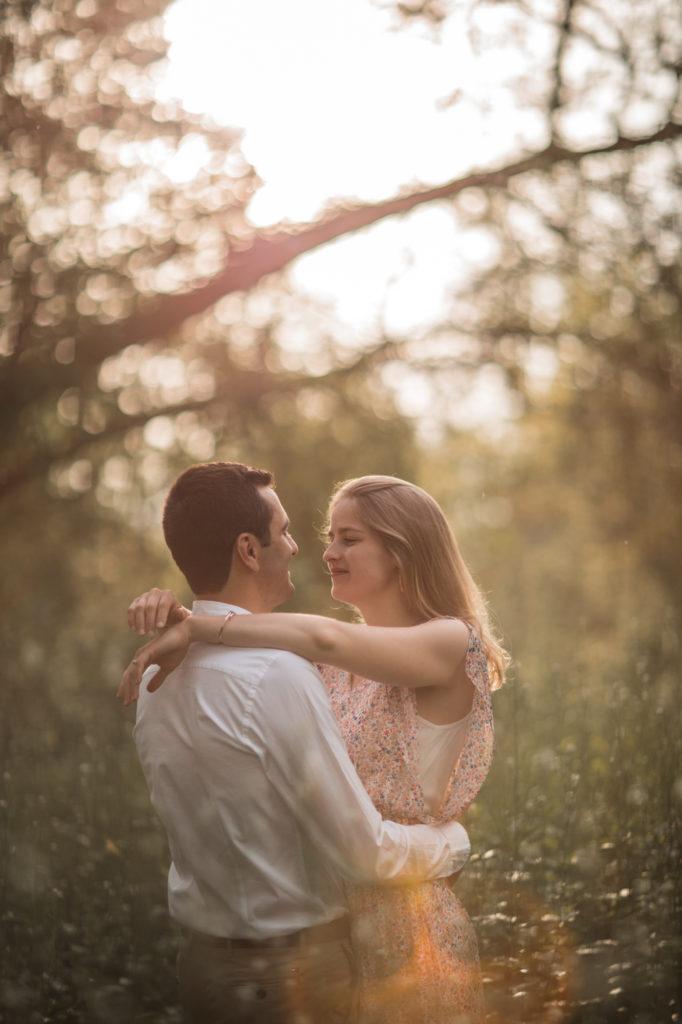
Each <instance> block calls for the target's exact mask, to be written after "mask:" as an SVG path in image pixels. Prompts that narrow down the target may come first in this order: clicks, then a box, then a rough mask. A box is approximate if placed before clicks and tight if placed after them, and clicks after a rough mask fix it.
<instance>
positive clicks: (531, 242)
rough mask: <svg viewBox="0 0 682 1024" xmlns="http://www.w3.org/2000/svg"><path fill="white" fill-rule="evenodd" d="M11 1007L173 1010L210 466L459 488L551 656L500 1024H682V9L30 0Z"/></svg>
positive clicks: (6, 513) (20, 11)
mask: <svg viewBox="0 0 682 1024" xmlns="http://www.w3.org/2000/svg"><path fill="white" fill-rule="evenodd" d="M0 31H1V38H0V59H1V61H2V78H3V91H2V95H1V97H0V104H1V107H0V111H1V117H0V135H1V138H2V147H1V151H0V225H1V227H0V315H1V316H2V327H1V329H0V420H1V422H2V438H3V445H2V454H1V455H0V523H1V530H2V541H1V543H2V574H1V575H2V590H3V595H4V596H3V600H2V614H1V615H0V632H1V635H2V686H1V688H0V703H1V717H0V735H1V746H0V751H1V755H2V772H1V779H0V785H1V792H0V813H1V815H2V819H1V820H2V825H1V827H0V859H1V865H2V867H1V869H0V891H1V894H2V896H1V904H0V919H1V920H2V936H1V941H2V957H1V958H0V973H1V975H2V982H1V986H0V1020H1V1021H3V1022H6V1024H15V1022H16V1024H33V1022H43V1021H50V1022H62V1021H64V1022H66V1021H78V1022H82V1024H98V1022H103V1024H128V1022H137V1024H143V1022H148V1024H151V1022H163V1021H167V1022H173V1021H177V1020H178V1019H179V1018H178V1011H177V1007H176V1002H175V990H174V980H173V952H174V944H175V937H174V934H173V932H172V929H171V928H170V926H169V923H168V920H167V916H166V907H165V870H166V865H167V853H166V848H165V842H164V838H163V835H162V833H161V832H160V829H159V827H158V826H157V824H156V822H155V819H154V816H153V814H152V812H151V810H150V807H149V802H148V798H147V793H146V790H145V787H144V784H143V781H142V776H141V772H140V770H139V768H138V766H137V763H136V760H135V757H134V752H133V748H132V744H131V728H132V715H131V714H130V713H124V712H122V711H121V709H120V708H119V707H118V706H117V705H116V702H115V700H114V691H115V687H116V684H117V681H118V677H119V674H120V671H121V669H122V667H123V665H124V664H125V662H126V660H127V658H128V656H129V655H130V653H131V651H132V650H133V648H134V646H135V639H134V638H132V637H131V636H130V635H129V634H128V633H127V631H126V628H125V609H126V607H127V604H128V602H129V601H130V599H131V598H132V597H133V596H134V595H135V594H136V593H138V592H140V591H141V590H143V589H147V588H148V587H149V586H151V585H154V584H156V585H160V586H172V587H174V588H175V589H176V590H177V591H178V592H179V593H180V594H181V596H182V597H183V598H185V599H187V597H188V595H187V593H186V589H185V588H184V586H183V581H182V580H181V578H180V577H179V575H178V574H177V572H176V571H175V570H174V569H173V567H172V566H170V565H169V564H168V559H167V557H166V555H165V552H164V549H163V545H162V541H161V535H160V530H159V510H160V503H161V500H162V496H163V493H164V490H165V489H166V488H167V486H168V484H169V482H170V481H171V480H172V478H173V477H174V475H175V474H176V473H177V472H179V471H180V470H181V469H183V468H184V467H186V466H187V465H188V464H190V463H192V462H194V461H203V460H207V459H212V458H222V459H240V460H244V461H248V462H251V463H253V464H255V465H265V466H268V467H272V468H273V469H274V470H275V472H276V475H277V479H278V484H279V490H280V493H281V496H282V499H283V501H284V503H285V505H286V507H287V509H288V511H289V513H290V516H291V519H292V523H293V528H294V531H295V535H296V537H297V539H298V541H299V543H300V546H301V553H300V555H299V557H298V560H297V565H296V581H297V592H296V595H295V597H294V599H293V600H292V601H291V602H290V605H289V607H290V608H292V609H295V608H300V609H306V610H318V611H321V612H332V613H334V614H344V612H343V610H340V609H335V608H333V607H332V606H330V604H329V599H328V592H327V586H326V579H325V577H324V574H323V572H322V567H321V562H320V557H319V556H320V550H321V549H320V545H319V541H318V538H317V529H318V527H319V525H320V523H321V520H322V516H323V511H324V507H325V502H326V497H327V495H328V493H329V490H330V488H331V486H332V485H333V483H334V482H335V481H338V480H340V479H343V478H346V477H348V476H352V475H357V474H361V473H366V472H381V473H394V474H397V475H401V476H405V477H408V478H409V479H411V480H414V481H416V482H418V483H419V484H421V485H423V486H424V487H426V488H427V489H429V490H430V491H431V492H432V493H433V494H434V495H435V496H436V497H437V498H438V499H439V501H441V503H442V504H443V507H444V508H445V509H446V511H447V514H448V516H449V517H450V519H451V521H452V524H453V526H454V528H455V530H456V532H457V534H458V536H459V538H460V541H461V545H462V547H463V550H464V553H465V556H466V557H467V559H468V560H469V562H470V564H471V566H472V568H473V570H474V572H475V575H476V577H477V579H478V580H479V582H480V584H481V586H482V587H483V589H484V591H485V592H486V594H487V595H488V596H489V599H490V602H491V607H492V609H493V612H494V617H495V620H496V622H497V623H498V624H499V627H500V630H501V632H502V634H503V635H504V637H505V640H506V642H507V644H508V646H509V648H510V650H511V653H512V656H513V670H512V673H511V679H510V682H509V685H508V686H507V687H506V688H505V689H504V690H503V691H501V692H500V693H499V694H498V695H497V697H496V712H497V723H498V725H497V730H498V731H497V736H498V740H497V754H496V762H495V766H494V769H493V772H492V774H491V777H490V779H489V781H488V782H487V784H486V786H485V788H484V790H483V792H482V794H481V796H480V798H479V800H478V801H477V803H476V805H475V807H474V808H473V810H472V812H471V813H470V815H469V818H468V822H467V824H468V826H469V828H470V831H471V835H472V840H473V845H474V850H475V853H474V857H473V858H472V863H471V865H470V867H469V869H468V870H467V872H466V873H465V875H464V877H463V878H462V880H461V882H460V883H459V885H460V890H461V893H462V896H463V899H464V902H465V904H466V905H467V907H468V908H469V909H470V912H471V913H472V915H473V916H474V918H475V920H476V923H477V928H478V933H479V938H480V945H481V956H482V961H483V970H484V977H485V985H486V991H487V1002H488V1011H489V1022H490V1024H498V1022H500V1024H501V1022H503V1021H504V1022H518V1024H534V1022H547V1024H563V1022H566V1024H569V1022H573V1024H588V1022H589V1024H610V1022H635V1024H662V1022H664V1021H677V1020H679V1019H680V1012H681V1009H682V1003H681V993H680V978H681V977H682V964H681V963H680V959H681V958H680V949H681V944H680V924H681V910H682V901H681V881H680V879H681V875H680V864H679V854H680V841H681V836H680V806H681V803H682V765H681V764H680V745H679V737H680V734H681V731H682V722H681V716H680V711H679V703H680V701H679V677H680V624H681V611H682V573H681V571H680V570H681V568H682V559H681V558H680V508H681V504H682V402H681V401H680V398H681V394H680V385H681V381H682V310H681V305H680V303H681V298H682V274H681V272H680V248H681V237H682V232H681V226H682V217H681V209H682V205H681V195H682V106H681V105H680V98H679V84H680V70H681V67H682V64H681V60H682V22H681V11H680V8H679V5H678V3H677V0H506V2H504V0H453V2H450V3H449V2H447V0H424V2H420V0H404V2H396V0H383V2H381V3H373V2H372V0H345V2H344V3H343V4H342V3H341V2H340V0H325V3H323V4H320V3H317V4H312V3H310V2H304V0H291V2H290V3H286V4H282V3H280V4H276V3H269V2H266V0H250V2H249V3H246V2H245V0H220V2H218V0H215V2H213V3H212V2H209V0H195V2H192V0H177V2H176V3H174V4H172V5H169V4H168V3H167V0H106V2H105V0H4V3H3V4H2V8H1V11H0Z"/></svg>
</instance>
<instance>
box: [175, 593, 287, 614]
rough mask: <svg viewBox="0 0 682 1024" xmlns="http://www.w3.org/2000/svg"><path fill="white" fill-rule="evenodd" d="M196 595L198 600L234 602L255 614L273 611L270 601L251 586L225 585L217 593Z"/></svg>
mask: <svg viewBox="0 0 682 1024" xmlns="http://www.w3.org/2000/svg"><path fill="white" fill-rule="evenodd" d="M194 597H195V600H197V601H219V602H220V603H221V604H233V605H236V606H237V608H244V609H246V611H247V612H252V614H254V615H258V614H261V613H263V612H271V611H272V607H271V605H270V604H269V602H268V601H267V600H265V599H264V598H263V597H262V596H261V595H260V594H259V593H258V591H257V590H255V589H254V588H250V587H223V589H222V590H218V591H216V592H215V593H212V594H209V593H206V592H203V593H201V594H195V595H194Z"/></svg>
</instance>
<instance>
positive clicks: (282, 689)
mask: <svg viewBox="0 0 682 1024" xmlns="http://www.w3.org/2000/svg"><path fill="white" fill-rule="evenodd" d="M230 609H231V610H232V611H234V612H236V613H237V614H248V612H246V611H245V610H244V609H243V608H237V607H236V606H234V605H227V604H222V603H219V602H214V601H197V602H195V604H194V611H195V612H197V613H199V614H204V615H211V614H215V615H225V614H226V612H228V611H229V610H230ZM228 628H229V626H228ZM153 672H154V669H148V670H147V673H145V677H144V679H143V683H142V686H141V687H140V697H139V700H138V708H137V721H136V725H135V730H134V736H135V743H136V745H137V750H138V754H139V757H140V761H141V763H142V767H143V769H144V773H145V777H146V780H147V784H148V786H149V790H150V793H151V798H152V803H153V804H154V807H155V808H156V811H157V813H158V814H159V817H160V818H161V821H162V822H163V824H164V826H165V829H166V832H167V834H168V841H169V847H170V854H171V861H172V862H171V867H170V872H169V876H168V900H169V909H170V913H171V917H173V918H174V919H175V920H176V921H178V922H179V923H180V924H182V925H185V926H186V927H188V928H192V929H194V930H196V931H201V932H206V933H208V934H211V935H222V936H228V937H232V938H237V937H239V938H251V939H263V938H269V937H271V936H276V935H284V934H288V933H290V932H294V931H298V930H300V929H302V928H308V927H310V926H312V925H317V924H322V923H324V922H326V921H330V920H333V919H334V918H337V917H340V916H341V915H342V914H344V913H346V910H347V908H346V905H345V902H344V897H343V886H342V879H344V878H345V879H349V880H351V881H355V882H365V883H367V882H370V883H371V882H401V881H403V882H406V881H409V880H418V879H426V878H429V879H431V878H441V877H445V876H447V875H450V874H452V873H453V872H454V871H457V870H459V868H461V867H462V866H463V865H464V863H465V862H466V860H467V857H468V855H469V840H468V836H467V834H466V831H465V830H464V828H463V827H462V826H461V825H460V824H458V823H457V822H450V823H448V824H447V825H443V826H430V825H410V826H406V825H399V824H397V823H395V822H390V821H382V819H381V816H380V814H379V813H378V811H377V810H376V809H375V807H374V805H373V804H372V802H371V800H370V798H369V796H368V795H367V792H366V791H365V789H364V787H363V785H362V783H361V781H360V779H359V777H358V775H357V773H356V771H355V768H354V767H353V765H352V763H351V761H350V758H349V756H348V753H347V751H346V748H345V746H344V744H343V740H342V738H341V734H340V732H339V727H338V724H337V722H336V719H335V718H334V715H333V713H332V710H331V706H330V703H329V698H328V696H327V692H326V690H325V688H324V684H323V682H322V679H321V678H320V675H319V673H318V672H317V671H316V670H315V668H314V667H313V666H312V665H311V664H310V663H309V662H307V661H305V660H304V659H302V658H299V657H298V656H297V655H295V654H290V653H289V652H287V651H279V650H267V649H250V648H249V649H238V648H228V647H222V646H218V645H210V644H193V645H192V646H191V648H190V650H189V653H188V655H187V657H186V658H185V660H184V662H183V663H182V665H181V666H180V667H179V668H178V669H177V670H176V671H175V672H173V673H171V675H169V676H168V678H167V680H166V682H165V683H164V684H163V686H162V687H161V688H160V689H159V690H158V691H157V692H156V693H154V694H150V693H148V692H147V686H146V681H147V680H148V678H149V676H150V675H153Z"/></svg>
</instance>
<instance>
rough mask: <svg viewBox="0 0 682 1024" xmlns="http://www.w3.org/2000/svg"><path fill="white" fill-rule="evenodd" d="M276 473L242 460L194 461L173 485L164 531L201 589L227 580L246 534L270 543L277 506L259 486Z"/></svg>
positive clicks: (186, 573)
mask: <svg viewBox="0 0 682 1024" xmlns="http://www.w3.org/2000/svg"><path fill="white" fill-rule="evenodd" d="M272 485H273V478H272V474H271V473H269V472H268V471H267V470H265V469H253V468H252V467H251V466H245V465H243V464H242V463H241V462H207V463H201V464H199V465H196V466H190V468H189V469H186V470H185V472H184V473H181V474H180V476H179V477H178V478H177V480H176V481H175V483H174V484H173V486H172V487H171V489H170V491H169V493H168V497H167V498H166V504H165V506H164V510H163V533H164V537H165V538H166V544H167V545H168V547H169V548H170V552H171V554H172V556H173V558H174V560H175V563H176V565H177V566H178V568H179V569H180V570H181V572H182V573H183V574H184V576H185V578H186V580H187V582H188V583H189V585H190V587H191V588H192V591H193V592H194V593H195V594H202V593H205V594H215V593H217V592H218V591H219V590H221V589H222V588H223V587H224V586H225V584H226V583H227V580H228V577H229V575H230V567H231V564H232V552H233V549H234V544H235V541H236V539H237V537H238V536H239V534H240V533H252V534H254V536H255V537H257V538H258V540H259V541H260V542H261V544H263V545H264V546H267V545H268V544H269V543H270V521H271V519H272V507H271V506H270V505H269V504H268V503H267V502H266V501H265V499H264V498H263V495H262V494H261V493H260V490H259V488H263V487H271V486H272Z"/></svg>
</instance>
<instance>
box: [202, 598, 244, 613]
mask: <svg viewBox="0 0 682 1024" xmlns="http://www.w3.org/2000/svg"><path fill="white" fill-rule="evenodd" d="M226 612H234V613H235V615H251V612H250V611H249V610H248V609H247V608H240V607H239V605H238V604H226V603H225V602H224V601H194V602H193V604H192V613H193V614H196V615H225V613H226Z"/></svg>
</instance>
